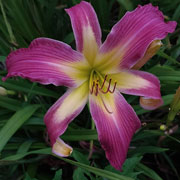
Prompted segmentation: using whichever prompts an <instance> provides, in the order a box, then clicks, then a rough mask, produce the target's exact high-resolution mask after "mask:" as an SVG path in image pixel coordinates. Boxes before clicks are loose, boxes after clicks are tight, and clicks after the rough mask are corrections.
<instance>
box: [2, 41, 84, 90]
mask: <svg viewBox="0 0 180 180" xmlns="http://www.w3.org/2000/svg"><path fill="white" fill-rule="evenodd" d="M82 60H83V57H82V55H81V54H80V53H78V52H76V51H74V50H73V49H72V48H71V47H70V46H69V45H67V44H65V43H63V42H60V41H56V40H52V39H48V38H38V39H35V40H34V41H32V43H31V44H30V46H29V48H22V49H18V50H16V51H14V52H12V53H10V54H9V56H8V57H7V59H6V66H7V70H8V74H7V76H6V77H5V78H4V80H5V79H7V78H9V77H12V76H21V77H23V78H28V79H29V80H31V81H37V82H39V83H42V84H54V85H57V86H59V85H64V86H68V87H73V86H76V83H75V80H74V79H73V78H72V77H70V76H69V75H68V74H66V73H65V71H70V70H71V69H73V68H72V67H71V64H73V63H74V62H79V61H82ZM73 70H74V69H73Z"/></svg>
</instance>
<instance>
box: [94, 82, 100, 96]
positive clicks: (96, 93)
mask: <svg viewBox="0 0 180 180" xmlns="http://www.w3.org/2000/svg"><path fill="white" fill-rule="evenodd" d="M98 85H99V84H98V83H96V92H95V96H97V95H98V89H99V87H98Z"/></svg>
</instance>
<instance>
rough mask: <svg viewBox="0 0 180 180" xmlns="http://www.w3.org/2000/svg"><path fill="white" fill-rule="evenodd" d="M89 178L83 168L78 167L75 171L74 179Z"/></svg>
mask: <svg viewBox="0 0 180 180" xmlns="http://www.w3.org/2000/svg"><path fill="white" fill-rule="evenodd" d="M78 179H79V180H88V179H87V178H86V176H84V171H83V170H82V169H81V168H77V169H76V170H75V171H74V173H73V180H78Z"/></svg>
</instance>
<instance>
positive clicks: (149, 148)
mask: <svg viewBox="0 0 180 180" xmlns="http://www.w3.org/2000/svg"><path fill="white" fill-rule="evenodd" d="M168 150H169V149H168V148H161V147H156V146H140V147H137V148H136V149H135V150H133V151H132V153H133V154H135V153H137V154H145V153H161V152H164V151H168Z"/></svg>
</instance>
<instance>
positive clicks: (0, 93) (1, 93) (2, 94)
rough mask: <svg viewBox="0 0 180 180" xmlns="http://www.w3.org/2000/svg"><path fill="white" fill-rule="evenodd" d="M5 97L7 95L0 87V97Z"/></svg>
mask: <svg viewBox="0 0 180 180" xmlns="http://www.w3.org/2000/svg"><path fill="white" fill-rule="evenodd" d="M6 95H7V90H6V89H5V88H3V87H1V86H0V96H6Z"/></svg>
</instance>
